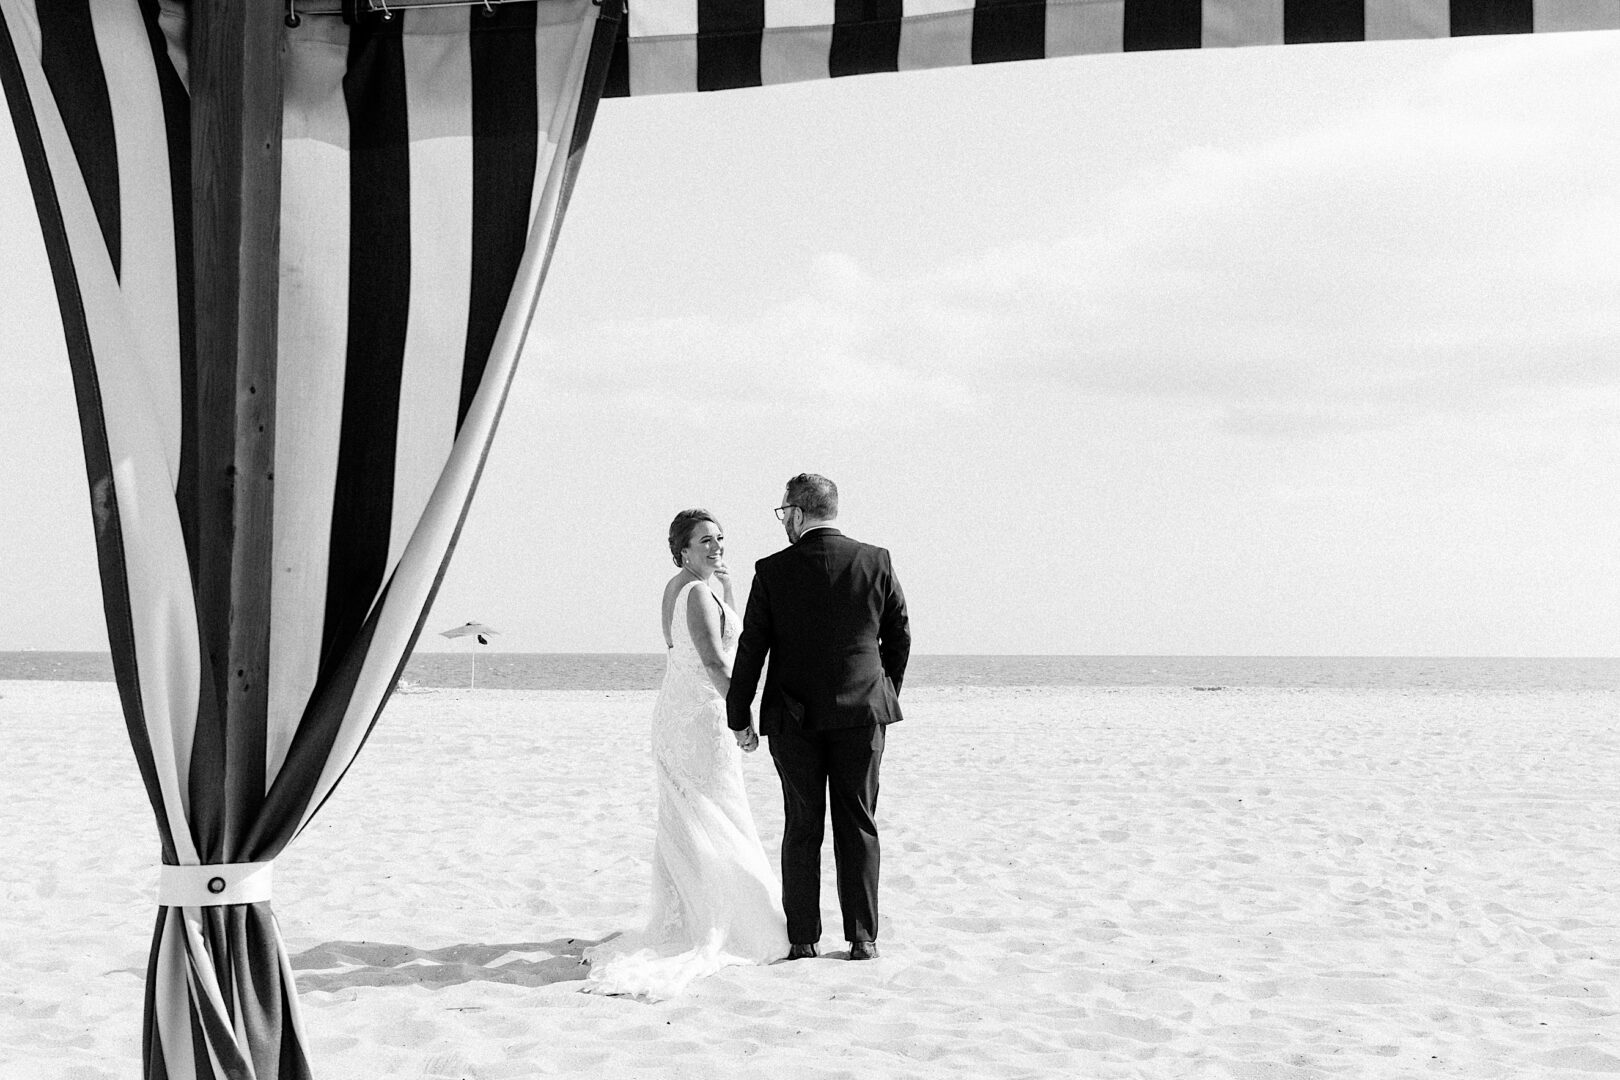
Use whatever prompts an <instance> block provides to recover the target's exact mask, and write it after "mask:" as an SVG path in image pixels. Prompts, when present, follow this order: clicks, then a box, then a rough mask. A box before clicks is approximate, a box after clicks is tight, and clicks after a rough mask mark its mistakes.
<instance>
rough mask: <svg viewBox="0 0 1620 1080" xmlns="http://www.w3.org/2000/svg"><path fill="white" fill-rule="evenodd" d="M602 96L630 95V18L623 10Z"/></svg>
mask: <svg viewBox="0 0 1620 1080" xmlns="http://www.w3.org/2000/svg"><path fill="white" fill-rule="evenodd" d="M621 6H622V5H621ZM602 96H603V97H611V98H618V97H629V96H630V20H629V19H627V18H625V17H624V13H623V12H622V11H621V12H620V15H619V31H618V33H617V34H616V35H615V36H614V39H613V62H612V63H611V64H609V65H608V71H607V80H606V82H604V83H603V86H602Z"/></svg>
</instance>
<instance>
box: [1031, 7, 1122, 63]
mask: <svg viewBox="0 0 1620 1080" xmlns="http://www.w3.org/2000/svg"><path fill="white" fill-rule="evenodd" d="M1124 48H1125V0H1047V4H1046V55H1047V56H1082V55H1086V54H1090V53H1116V52H1119V51H1121V50H1122V49H1124Z"/></svg>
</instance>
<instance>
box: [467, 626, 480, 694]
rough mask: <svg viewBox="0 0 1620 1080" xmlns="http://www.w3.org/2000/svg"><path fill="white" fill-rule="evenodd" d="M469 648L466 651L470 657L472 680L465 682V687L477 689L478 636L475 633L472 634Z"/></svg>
mask: <svg viewBox="0 0 1620 1080" xmlns="http://www.w3.org/2000/svg"><path fill="white" fill-rule="evenodd" d="M470 648H471V649H472V652H470V653H468V655H469V656H471V657H472V682H470V683H468V684H467V689H469V690H476V689H478V638H477V636H476V635H474V636H473V642H472V645H471V646H470Z"/></svg>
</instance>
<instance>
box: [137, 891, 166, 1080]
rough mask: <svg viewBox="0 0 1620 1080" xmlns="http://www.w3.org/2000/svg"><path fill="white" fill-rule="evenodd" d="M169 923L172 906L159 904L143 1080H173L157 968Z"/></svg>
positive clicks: (145, 1015) (149, 965)
mask: <svg viewBox="0 0 1620 1080" xmlns="http://www.w3.org/2000/svg"><path fill="white" fill-rule="evenodd" d="M168 924H169V909H168V908H166V907H160V908H158V913H157V925H156V926H155V927H153V928H152V948H151V949H150V950H148V952H147V954H146V994H145V1004H144V1006H143V1007H142V1013H141V1062H142V1064H143V1066H144V1067H143V1068H142V1069H141V1077H142V1080H169V1066H168V1063H167V1062H165V1061H164V1059H163V1040H162V1039H161V1038H159V1037H158V1020H157V1017H158V1013H157V969H158V967H157V966H158V956H159V953H160V950H161V949H162V948H163V928H164V927H165V926H167V925H168Z"/></svg>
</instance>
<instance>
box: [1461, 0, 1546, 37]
mask: <svg viewBox="0 0 1620 1080" xmlns="http://www.w3.org/2000/svg"><path fill="white" fill-rule="evenodd" d="M1535 9H1536V5H1535V2H1534V0H1451V36H1452V37H1472V36H1473V35H1476V34H1528V33H1531V32H1533V31H1534V30H1535V28H1536V19H1535Z"/></svg>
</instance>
